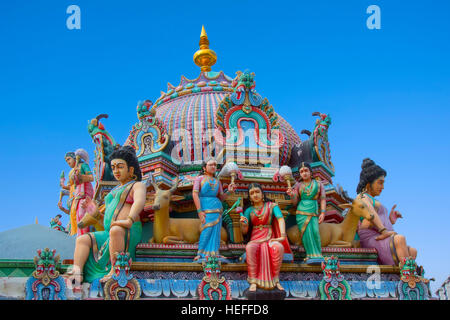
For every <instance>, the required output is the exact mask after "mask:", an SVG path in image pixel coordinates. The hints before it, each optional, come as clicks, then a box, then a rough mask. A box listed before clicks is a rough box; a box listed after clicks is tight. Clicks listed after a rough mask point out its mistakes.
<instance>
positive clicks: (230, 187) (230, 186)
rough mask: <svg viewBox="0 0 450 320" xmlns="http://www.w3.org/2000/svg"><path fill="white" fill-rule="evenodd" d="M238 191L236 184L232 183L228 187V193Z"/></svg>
mask: <svg viewBox="0 0 450 320" xmlns="http://www.w3.org/2000/svg"><path fill="white" fill-rule="evenodd" d="M235 189H236V185H235V184H234V183H230V184H229V185H228V191H229V192H231V193H234V190H235Z"/></svg>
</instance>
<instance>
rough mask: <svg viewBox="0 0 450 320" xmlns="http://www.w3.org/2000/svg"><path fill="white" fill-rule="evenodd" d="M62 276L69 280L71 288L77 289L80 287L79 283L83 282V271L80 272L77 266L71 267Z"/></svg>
mask: <svg viewBox="0 0 450 320" xmlns="http://www.w3.org/2000/svg"><path fill="white" fill-rule="evenodd" d="M63 278H66V279H67V280H68V281H70V282H71V284H72V285H73V289H74V290H77V289H79V288H81V284H82V283H83V272H80V271H79V269H77V268H73V269H70V270H69V271H67V272H66V273H65V274H63Z"/></svg>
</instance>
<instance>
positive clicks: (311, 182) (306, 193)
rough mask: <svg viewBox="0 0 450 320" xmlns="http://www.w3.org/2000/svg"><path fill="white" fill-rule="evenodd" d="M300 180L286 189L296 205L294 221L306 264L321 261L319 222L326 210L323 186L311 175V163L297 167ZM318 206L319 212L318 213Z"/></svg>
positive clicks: (303, 163) (304, 163)
mask: <svg viewBox="0 0 450 320" xmlns="http://www.w3.org/2000/svg"><path fill="white" fill-rule="evenodd" d="M299 172H300V177H301V181H300V182H298V183H296V184H295V185H294V187H292V188H289V189H288V190H287V194H288V195H289V196H290V197H291V202H292V204H294V205H296V204H297V203H298V205H297V211H296V221H297V226H298V228H299V230H300V239H302V244H303V246H304V248H305V251H306V258H305V262H306V263H307V264H320V263H322V262H323V261H324V260H323V257H322V247H321V241H320V233H319V224H320V223H322V222H323V220H324V218H325V211H326V196H325V188H324V186H323V184H322V183H321V182H320V181H317V180H316V179H314V178H313V177H312V169H311V165H310V164H309V163H306V162H302V163H301V166H300V167H299ZM319 207H320V214H319Z"/></svg>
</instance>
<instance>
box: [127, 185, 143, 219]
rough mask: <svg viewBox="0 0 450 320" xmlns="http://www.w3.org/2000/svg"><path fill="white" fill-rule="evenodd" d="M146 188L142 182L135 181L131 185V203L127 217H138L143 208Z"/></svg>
mask: <svg viewBox="0 0 450 320" xmlns="http://www.w3.org/2000/svg"><path fill="white" fill-rule="evenodd" d="M146 193H147V188H146V186H145V184H143V183H142V182H136V183H135V185H134V186H133V204H132V205H131V208H130V213H129V214H128V217H129V218H131V219H132V220H133V221H137V220H138V219H139V214H140V213H141V212H142V210H144V207H145V198H146Z"/></svg>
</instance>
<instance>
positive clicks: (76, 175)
mask: <svg viewBox="0 0 450 320" xmlns="http://www.w3.org/2000/svg"><path fill="white" fill-rule="evenodd" d="M65 160H66V162H67V164H68V165H69V167H70V168H72V169H71V170H70V172H69V183H68V184H67V185H65V184H64V177H61V179H60V186H61V188H63V189H65V190H68V191H69V192H70V193H69V201H68V206H69V215H70V231H69V234H70V235H75V234H76V235H77V236H80V235H83V234H85V233H87V232H89V227H87V228H83V229H81V228H78V226H77V224H78V222H79V221H80V220H81V219H82V218H83V216H84V215H85V213H86V211H85V209H84V208H83V207H82V206H81V201H82V200H84V199H86V198H92V197H93V195H94V189H93V188H92V184H91V182H92V181H94V176H93V174H92V172H91V169H90V168H89V165H88V163H89V155H88V153H87V152H86V150H84V149H78V150H76V151H75V152H68V153H66V155H65ZM58 207H59V208H60V209H61V210H62V211H64V212H67V211H66V210H64V208H63V207H62V204H61V200H60V201H59V203H58Z"/></svg>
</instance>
